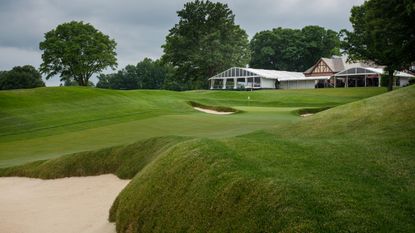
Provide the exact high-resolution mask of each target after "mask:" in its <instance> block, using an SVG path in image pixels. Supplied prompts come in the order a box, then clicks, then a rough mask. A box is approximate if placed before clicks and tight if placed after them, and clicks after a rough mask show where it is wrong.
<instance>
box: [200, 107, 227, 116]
mask: <svg viewBox="0 0 415 233" xmlns="http://www.w3.org/2000/svg"><path fill="white" fill-rule="evenodd" d="M193 108H194V109H196V110H197V111H201V112H205V113H210V114H217V115H229V114H232V113H234V112H218V111H215V110H211V109H204V108H198V107H193Z"/></svg>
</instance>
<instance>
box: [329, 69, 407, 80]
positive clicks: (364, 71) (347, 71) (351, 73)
mask: <svg viewBox="0 0 415 233" xmlns="http://www.w3.org/2000/svg"><path fill="white" fill-rule="evenodd" d="M374 74H375V75H378V74H380V75H383V74H385V71H384V70H383V69H382V68H372V67H354V68H349V69H345V70H343V71H341V72H339V73H337V74H335V75H334V76H336V77H342V76H357V75H374ZM394 76H396V77H406V78H413V77H415V76H413V75H411V74H408V73H405V72H400V71H395V74H394Z"/></svg>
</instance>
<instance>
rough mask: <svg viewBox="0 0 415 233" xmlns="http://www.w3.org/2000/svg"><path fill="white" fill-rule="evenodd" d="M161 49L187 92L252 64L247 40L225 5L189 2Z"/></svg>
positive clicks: (205, 85)
mask: <svg viewBox="0 0 415 233" xmlns="http://www.w3.org/2000/svg"><path fill="white" fill-rule="evenodd" d="M177 14H178V16H179V18H180V20H179V23H177V24H176V25H175V26H174V27H173V28H172V29H170V32H169V34H168V35H167V37H166V43H165V44H164V45H163V46H162V47H163V49H164V53H165V54H164V55H163V57H162V59H163V61H164V62H167V63H170V64H172V65H173V66H174V67H176V68H177V73H176V76H175V78H176V80H178V81H179V82H180V83H181V84H182V85H185V84H186V85H188V88H191V89H197V88H207V86H208V82H207V79H208V78H209V77H211V76H213V75H215V74H216V73H218V72H220V71H223V70H225V69H228V68H229V67H232V66H245V65H246V64H247V63H248V61H249V55H250V54H249V47H248V36H247V34H246V32H245V31H244V30H242V29H241V28H240V27H239V25H236V24H235V15H234V14H233V13H232V11H231V10H230V9H229V8H228V6H227V5H226V4H223V3H213V2H210V1H199V0H196V1H194V2H188V3H186V4H185V5H184V8H183V9H182V10H180V11H178V12H177Z"/></svg>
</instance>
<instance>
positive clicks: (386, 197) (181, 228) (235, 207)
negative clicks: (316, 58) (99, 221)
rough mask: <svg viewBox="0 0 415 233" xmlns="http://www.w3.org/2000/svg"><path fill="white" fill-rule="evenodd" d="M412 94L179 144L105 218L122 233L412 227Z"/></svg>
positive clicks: (406, 229)
mask: <svg viewBox="0 0 415 233" xmlns="http://www.w3.org/2000/svg"><path fill="white" fill-rule="evenodd" d="M414 93H415V87H409V88H404V89H401V90H398V91H394V92H392V93H388V94H385V95H382V96H377V97H374V98H370V99H367V100H363V101H360V102H356V103H351V104H348V105H344V106H341V107H337V108H333V109H330V110H328V111H325V112H322V113H318V114H316V115H315V116H313V117H310V118H309V119H304V120H303V121H301V122H298V123H294V124H293V125H290V126H287V127H285V128H284V127H281V128H276V129H273V130H268V131H267V132H257V133H252V134H249V135H245V136H240V137H236V138H230V139H222V140H206V139H204V140H203V139H199V140H192V141H188V142H185V143H182V144H180V145H177V146H175V147H173V148H172V149H171V150H169V151H168V153H166V154H165V155H163V156H161V157H158V158H157V159H156V160H155V161H154V163H152V164H150V165H149V166H147V167H146V169H144V170H143V171H141V172H140V173H138V174H137V176H135V177H134V179H133V180H132V181H131V183H130V184H129V185H128V186H127V187H126V188H125V189H124V190H123V191H122V192H121V193H120V195H119V196H118V198H117V200H116V201H115V203H114V205H113V207H112V208H111V212H110V219H111V220H113V221H116V223H117V232H127V233H130V232H164V231H166V229H168V231H171V232H350V231H352V232H413V231H415V224H414V222H413V216H414V213H415V183H414V180H415V173H414V171H415V158H414V155H415V146H414V144H413V139H414V137H413V135H415V128H414V127H413V126H408V122H410V121H411V120H413V119H414V117H415V111H414V109H415V99H414V97H415V96H414ZM380 112H381V114H380ZM323 123H326V124H323ZM314 130H316V132H314ZM379 133H381V134H379ZM316 135H318V137H316Z"/></svg>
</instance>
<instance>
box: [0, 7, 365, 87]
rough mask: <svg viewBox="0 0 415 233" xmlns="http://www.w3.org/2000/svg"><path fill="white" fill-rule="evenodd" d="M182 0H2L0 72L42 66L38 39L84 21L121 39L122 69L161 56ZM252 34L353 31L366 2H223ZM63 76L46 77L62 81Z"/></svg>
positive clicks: (238, 22) (54, 80)
mask: <svg viewBox="0 0 415 233" xmlns="http://www.w3.org/2000/svg"><path fill="white" fill-rule="evenodd" d="M185 2H186V1H182V0H151V1H144V0H120V1H115V0H112V1H111V0H71V1H65V0H61V1H59V0H1V1H0V29H1V30H0V32H1V33H0V70H8V69H11V68H12V67H14V66H18V65H26V64H30V65H33V66H35V67H36V68H38V67H39V65H40V63H41V52H40V50H39V42H40V41H42V40H43V35H44V33H45V32H48V31H50V30H51V29H53V28H55V27H56V26H57V25H58V24H61V23H63V22H68V21H71V20H83V21H85V22H89V23H91V24H92V25H94V26H95V27H96V28H97V29H98V30H100V31H102V32H103V33H105V34H107V35H109V36H110V37H111V38H113V39H115V41H116V42H117V43H118V46H117V53H118V64H119V65H118V68H119V69H121V68H123V67H125V66H126V65H127V64H136V63H137V62H138V61H140V60H141V59H143V58H144V57H150V58H153V59H157V58H159V57H160V56H161V54H162V52H163V51H162V49H161V47H160V46H161V45H162V44H163V43H164V40H165V36H166V35H167V33H168V31H169V29H170V28H172V27H173V26H174V24H175V23H177V22H178V17H177V14H176V11H178V10H180V9H182V8H183V4H184V3H185ZM221 2H223V3H227V4H228V5H229V7H230V8H231V10H232V11H233V12H234V14H235V15H236V17H235V20H236V23H237V24H239V25H240V26H241V27H242V28H243V29H245V30H246V31H247V33H248V35H249V37H250V38H252V36H253V35H254V34H255V33H256V32H259V31H262V30H268V29H272V28H276V27H289V28H302V27H304V26H306V25H320V26H323V27H326V28H330V29H333V30H336V31H338V30H340V29H342V28H347V29H350V27H351V25H350V23H349V16H350V9H351V7H352V6H354V5H360V4H362V3H363V2H364V0H222V1H221ZM58 84H59V78H55V79H53V80H49V81H47V85H58Z"/></svg>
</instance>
